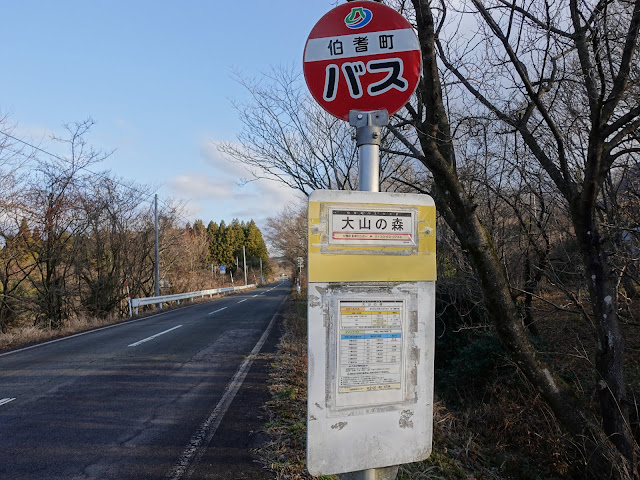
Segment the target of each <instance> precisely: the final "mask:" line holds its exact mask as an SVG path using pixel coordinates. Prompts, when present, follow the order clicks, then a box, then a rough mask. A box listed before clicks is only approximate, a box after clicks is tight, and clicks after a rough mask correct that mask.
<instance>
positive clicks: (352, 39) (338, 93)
mask: <svg viewBox="0 0 640 480" xmlns="http://www.w3.org/2000/svg"><path fill="white" fill-rule="evenodd" d="M421 68H422V60H421V55H420V43H419V41H418V38H417V36H416V34H415V31H414V29H413V27H412V26H411V24H410V23H409V22H408V21H407V20H406V19H405V18H404V17H403V16H402V15H400V14H399V13H398V12H396V11H395V10H393V9H392V8H390V7H387V6H386V5H382V4H380V3H377V2H373V1H367V0H365V1H362V0H361V1H355V2H348V3H345V4H342V5H339V6H338V7H336V8H334V9H332V10H330V11H329V12H328V13H327V14H326V15H325V16H323V17H322V18H321V19H320V20H319V21H318V23H316V25H315V26H314V27H313V29H312V30H311V33H310V34H309V38H308V39H307V43H306V45H305V49H304V63H303V69H304V76H305V80H306V82H307V86H308V87H309V90H310V92H311V95H313V97H314V98H315V100H316V101H317V102H318V103H319V104H320V105H321V106H322V107H323V108H324V109H325V110H326V111H327V112H329V113H331V114H332V115H335V116H336V117H338V118H341V119H343V120H347V121H348V119H349V111H350V110H361V111H374V110H383V109H384V110H387V112H388V113H389V115H393V114H394V113H396V112H397V111H398V110H400V109H401V108H402V107H403V106H404V105H405V104H406V103H407V102H408V101H409V98H410V97H411V95H412V94H413V92H414V91H415V89H416V86H417V85H418V81H419V80H420V73H421Z"/></svg>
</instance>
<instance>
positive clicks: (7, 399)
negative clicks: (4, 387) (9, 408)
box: [0, 398, 15, 405]
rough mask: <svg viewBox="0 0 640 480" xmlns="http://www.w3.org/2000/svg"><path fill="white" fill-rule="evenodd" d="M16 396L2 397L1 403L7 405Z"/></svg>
mask: <svg viewBox="0 0 640 480" xmlns="http://www.w3.org/2000/svg"><path fill="white" fill-rule="evenodd" d="M14 400H15V398H0V405H5V404H7V403H9V402H13V401H14Z"/></svg>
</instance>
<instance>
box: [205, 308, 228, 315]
mask: <svg viewBox="0 0 640 480" xmlns="http://www.w3.org/2000/svg"><path fill="white" fill-rule="evenodd" d="M225 308H227V307H222V308H219V309H218V310H215V311H213V312H209V313H208V315H213V314H214V313H218V312H221V311H222V310H224V309H225Z"/></svg>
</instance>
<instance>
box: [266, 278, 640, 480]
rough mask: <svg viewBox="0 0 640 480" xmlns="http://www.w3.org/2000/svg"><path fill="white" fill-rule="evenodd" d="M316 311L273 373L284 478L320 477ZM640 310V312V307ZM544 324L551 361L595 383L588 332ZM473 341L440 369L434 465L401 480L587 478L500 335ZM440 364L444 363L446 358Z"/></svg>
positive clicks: (273, 453) (272, 456)
mask: <svg viewBox="0 0 640 480" xmlns="http://www.w3.org/2000/svg"><path fill="white" fill-rule="evenodd" d="M306 305H307V304H306V292H305V291H303V292H302V293H301V294H296V293H294V294H293V295H292V298H291V301H290V302H289V303H288V305H287V307H286V309H285V312H284V316H285V329H286V333H285V335H284V336H283V338H282V341H281V343H280V351H279V354H278V355H277V357H276V361H275V362H274V364H273V369H272V373H271V380H270V390H271V394H272V399H271V401H270V402H268V404H267V405H266V409H267V411H268V413H269V415H270V419H271V420H270V422H269V423H268V424H267V426H266V430H267V432H268V433H269V435H270V436H271V441H270V442H269V443H268V444H266V445H265V446H263V447H262V448H261V449H259V451H258V454H259V455H260V456H261V458H262V460H263V462H264V463H265V466H266V468H268V469H270V470H271V471H272V472H274V475H275V478H277V479H287V480H298V479H311V478H314V477H312V476H310V475H309V474H308V473H307V471H306V466H305V442H306V379H307V378H306V375H307V357H306V353H307V352H306V345H307V338H306V332H307V330H306ZM634 310H635V311H636V312H637V311H638V308H637V306H636V308H635V309H634ZM540 318H541V320H540V322H539V328H540V330H541V331H543V332H544V335H543V336H542V337H541V338H540V339H539V342H541V347H542V348H541V350H542V351H543V352H544V355H545V356H546V357H547V361H549V362H552V363H553V362H555V363H556V364H558V363H557V362H562V365H563V366H565V368H566V369H567V371H566V375H567V380H569V381H572V382H574V383H575V384H576V385H578V389H580V387H579V385H580V384H581V383H582V384H585V385H586V384H588V382H589V378H590V377H591V375H592V370H591V369H590V368H587V367H588V366H589V364H590V363H591V362H592V359H591V358H589V356H588V355H586V354H584V355H577V354H576V353H577V352H578V347H579V346H580V345H585V344H586V342H589V339H590V332H589V329H588V325H586V323H585V322H584V321H580V319H578V318H569V317H568V316H567V314H566V312H562V311H556V312H552V311H550V312H547V313H546V314H544V312H541V313H540ZM624 328H625V330H626V332H625V333H626V335H627V340H628V342H629V344H630V345H629V346H630V347H631V348H629V351H628V356H629V359H628V362H627V363H628V364H629V365H630V366H631V365H632V366H633V368H632V369H631V371H628V372H627V375H628V377H629V380H630V383H631V384H632V385H633V384H634V383H636V382H635V381H636V380H637V377H638V376H640V375H638V371H639V369H638V367H637V366H638V365H639V364H640V347H638V345H640V332H639V331H638V328H637V327H635V326H633V325H631V326H628V325H624ZM454 333H455V332H454ZM446 341H449V342H450V341H451V340H450V339H447V335H445V334H444V333H443V332H439V334H438V340H437V343H438V344H437V346H436V355H439V354H440V355H442V352H443V351H445V350H446V349H447V344H444V343H443V342H446ZM466 341H467V343H466V344H465V345H463V346H460V345H457V346H456V347H455V349H453V350H455V352H457V353H456V354H457V357H455V358H453V359H451V360H450V361H448V362H446V365H445V366H442V367H441V368H440V369H438V368H437V369H436V399H437V401H436V403H435V405H434V432H433V452H432V455H431V457H430V458H429V459H428V460H426V461H425V462H420V463H415V464H410V465H403V466H402V467H401V468H400V472H399V475H398V478H399V479H400V480H408V479H429V480H434V479H447V480H459V479H460V480H461V479H464V480H480V479H486V480H502V479H504V480H506V479H518V480H556V479H565V478H585V473H586V472H584V462H583V461H582V460H581V458H580V454H579V452H577V451H576V450H575V448H573V447H572V444H571V440H570V439H569V438H568V437H567V436H566V435H565V434H564V432H563V431H562V429H561V428H560V427H559V426H558V424H557V422H556V421H555V419H554V417H553V415H552V414H551V412H550V410H549V408H548V407H547V406H546V404H545V403H544V402H543V400H542V399H541V397H540V395H539V394H538V393H537V392H536V391H535V390H534V389H532V388H531V387H530V386H529V384H528V383H527V382H526V381H524V379H523V378H522V376H521V374H520V373H519V372H518V370H517V369H516V368H515V367H514V365H513V364H512V363H511V362H510V361H509V360H508V358H507V357H506V355H505V353H504V349H503V347H502V346H501V344H500V342H499V341H498V340H497V339H496V338H495V335H494V334H493V333H492V330H491V328H487V329H485V330H484V331H483V332H482V333H480V334H474V337H473V338H466ZM449 348H451V346H450V345H449ZM581 351H584V348H583V349H582V350H581ZM445 360H446V358H445ZM436 363H439V362H438V359H436ZM440 363H441V364H443V363H444V362H443V358H442V357H441V359H440ZM572 363H573V364H572ZM579 363H583V364H584V365H577V364H579ZM560 370H561V371H563V369H560ZM569 377H571V378H569ZM635 387H637V385H635ZM634 389H635V388H634ZM324 478H325V479H333V478H335V477H324Z"/></svg>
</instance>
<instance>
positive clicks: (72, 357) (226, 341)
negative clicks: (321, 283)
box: [0, 283, 290, 480]
mask: <svg viewBox="0 0 640 480" xmlns="http://www.w3.org/2000/svg"><path fill="white" fill-rule="evenodd" d="M289 289H290V285H289V284H288V283H282V284H274V285H269V286H265V287H262V288H260V289H257V290H252V291H249V292H244V293H240V294H236V295H231V296H228V297H224V298H221V299H218V300H214V301H211V302H207V303H201V304H196V305H190V306H186V307H184V308H180V309H176V310H173V311H168V312H165V313H161V314H158V315H154V316H151V317H148V318H144V319H140V320H135V321H132V322H127V323H125V324H121V325H117V326H113V327H107V328H104V329H100V330H97V331H93V332H90V333H87V334H81V335H77V336H74V337H71V338H66V339H62V340H59V341H53V342H49V343H45V344H41V345H37V346H34V347H30V348H27V349H22V350H16V351H13V352H7V353H0V479H2V480H4V479H11V480H21V479H25V480H38V479H47V480H57V479H60V480H62V479H64V480H85V479H86V480H88V479H91V480H97V479H105V480H106V479H135V480H144V479H153V480H158V479H163V480H164V479H167V480H182V479H185V480H186V479H192V480H193V479H218V478H220V479H222V478H225V479H235V478H238V479H240V478H252V479H257V478H268V476H267V475H266V474H265V473H264V472H262V470H261V468H260V467H259V465H257V464H255V463H253V464H252V463H251V455H250V453H248V451H249V448H250V447H252V446H255V445H253V444H252V443H254V442H258V441H259V439H256V438H253V437H252V435H254V434H255V431H256V430H259V428H260V425H261V422H262V423H264V422H263V420H262V419H261V418H260V417H261V413H260V412H261V411H260V408H259V407H260V405H261V402H263V400H264V398H263V397H264V391H265V387H264V377H265V375H266V371H267V370H268V361H266V360H265V359H264V356H265V352H268V351H273V349H274V348H275V343H276V341H277V337H278V333H279V328H278V317H279V316H278V312H279V310H280V307H281V306H282V304H283V302H284V299H285V298H286V296H287V294H288V292H289ZM253 390H255V391H256V392H257V393H254V392H253ZM261 395H262V397H261Z"/></svg>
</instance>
